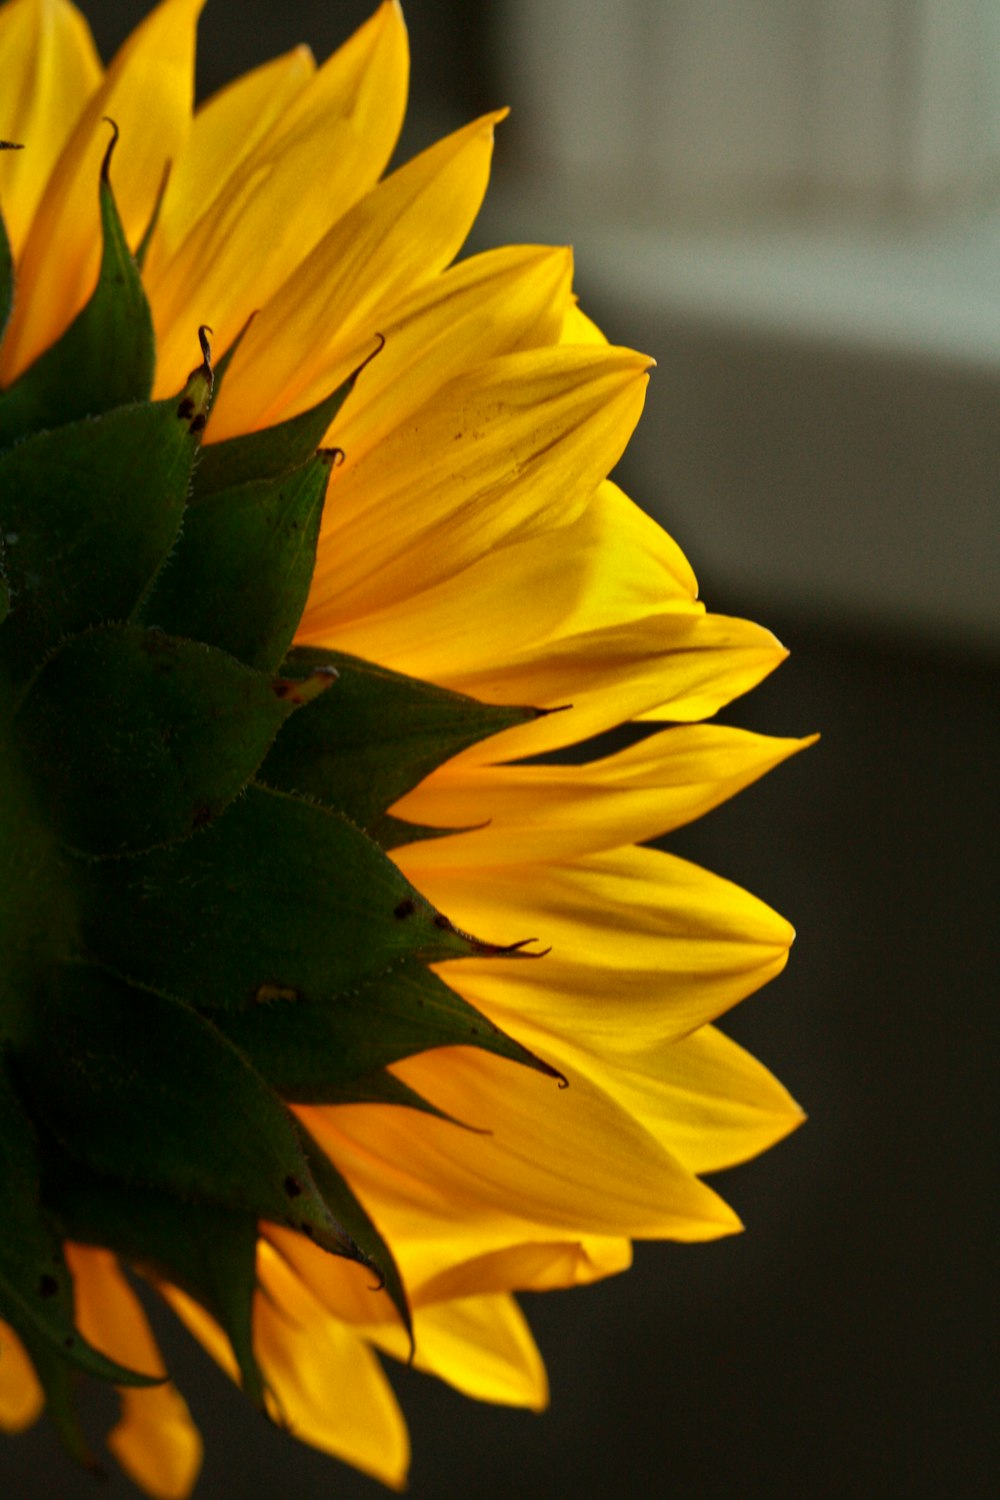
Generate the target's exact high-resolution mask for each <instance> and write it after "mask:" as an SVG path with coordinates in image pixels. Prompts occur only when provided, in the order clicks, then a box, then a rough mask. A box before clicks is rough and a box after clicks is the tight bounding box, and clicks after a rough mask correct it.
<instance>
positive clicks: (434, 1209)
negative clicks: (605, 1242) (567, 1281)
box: [298, 1049, 739, 1287]
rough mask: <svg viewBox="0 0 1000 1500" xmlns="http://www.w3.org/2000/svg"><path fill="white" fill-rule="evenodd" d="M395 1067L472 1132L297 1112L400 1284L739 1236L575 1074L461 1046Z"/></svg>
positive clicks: (728, 1218)
mask: <svg viewBox="0 0 1000 1500" xmlns="http://www.w3.org/2000/svg"><path fill="white" fill-rule="evenodd" d="M396 1071H398V1072H399V1073H400V1076H402V1077H404V1079H405V1081H406V1082H407V1083H409V1084H410V1086H411V1087H413V1088H416V1089H417V1090H418V1092H420V1093H422V1094H424V1095H425V1097H427V1098H429V1099H431V1100H432V1101H433V1102H434V1103H435V1104H438V1105H439V1106H440V1107H441V1108H442V1109H444V1110H446V1111H447V1112H448V1113H450V1114H451V1115H453V1116H454V1117H455V1118H456V1119H459V1120H462V1121H464V1122H465V1123H467V1124H468V1125H471V1126H473V1127H475V1129H474V1130H468V1129H465V1130H463V1129H462V1128H461V1127H459V1126H457V1125H453V1124H450V1123H448V1122H447V1121H443V1120H440V1119H436V1118H433V1117H431V1116H428V1115H423V1114H420V1115H414V1114H412V1113H411V1112H408V1111H404V1110H375V1109H369V1108H367V1107H365V1106H343V1107H340V1106H338V1107H335V1108H334V1107H330V1108H308V1109H307V1108H300V1109H299V1110H298V1113H300V1114H301V1115H302V1116H303V1118H304V1119H305V1120H306V1123H307V1124H308V1126H309V1128H310V1129H311V1130H313V1131H314V1132H315V1134H316V1135H317V1137H318V1139H319V1140H320V1142H321V1144H322V1145H323V1147H324V1149H325V1150H326V1151H327V1152H328V1154H329V1155H330V1157H331V1159H332V1160H333V1161H334V1162H335V1163H336V1165H337V1166H338V1168H339V1169H340V1170H341V1171H342V1172H343V1173H344V1175H345V1176H346V1177H348V1179H349V1180H350V1182H351V1184H352V1186H353V1187H354V1188H355V1189H356V1191H357V1192H358V1194H359V1196H360V1197H361V1198H362V1201H363V1202H364V1203H365V1206H366V1207H367V1208H368V1210H369V1212H370V1213H371V1215H372V1217H373V1218H374V1220H375V1222H376V1223H377V1224H378V1226H379V1228H380V1229H381V1231H382V1233H383V1234H384V1235H385V1236H386V1239H387V1240H388V1242H389V1244H391V1245H392V1247H393V1252H394V1254H395V1255H396V1257H397V1260H398V1261H399V1264H400V1267H401V1269H402V1272H403V1275H404V1278H405V1280H406V1284H407V1285H408V1286H413V1287H419V1286H421V1285H422V1284H423V1283H425V1282H426V1281H428V1280H429V1279H430V1278H431V1277H432V1276H436V1275H439V1274H440V1273H441V1272H442V1271H444V1270H445V1269H447V1268H448V1267H450V1266H452V1265H454V1264H455V1263H456V1262H458V1261H461V1260H466V1259H471V1258H473V1257H478V1256H482V1255H486V1254H490V1253H491V1252H494V1251H497V1250H502V1249H507V1248H509V1247H510V1246H512V1245H522V1244H525V1243H534V1242H539V1241H545V1240H556V1241H558V1242H560V1243H562V1242H565V1241H566V1240H567V1239H573V1238H576V1237H578V1236H581V1235H598V1236H610V1237H612V1238H621V1237H623V1236H626V1237H628V1238H655V1239H660V1238H666V1239H681V1240H702V1239H713V1238H716V1237H717V1236H719V1235H721V1234H729V1233H732V1232H733V1231H734V1230H736V1229H738V1228H739V1221H738V1220H737V1219H736V1217H735V1215H734V1214H733V1213H732V1211H731V1210H730V1209H728V1208H727V1207H726V1205H725V1204H724V1203H723V1202H722V1200H721V1199H720V1198H718V1197H717V1195H716V1194H715V1193H713V1192H712V1191H711V1190H710V1189H709V1188H707V1187H706V1186H705V1185H704V1184H703V1183H700V1182H698V1181H697V1179H696V1178H694V1177H693V1176H691V1175H690V1174H689V1173H687V1172H686V1171H684V1170H683V1169H681V1168H680V1167H679V1165H678V1164H677V1163H676V1162H675V1161H674V1159H673V1158H672V1157H671V1156H669V1154H668V1153H667V1152H665V1151H664V1150H663V1149H662V1148H661V1147H660V1146H658V1145H657V1144H656V1142H654V1141H653V1139H652V1137H651V1136H650V1135H649V1134H648V1132H647V1131H646V1130H644V1129H643V1127H642V1126H641V1125H640V1124H639V1123H638V1122H636V1121H635V1120H633V1119H632V1118H631V1117H630V1116H629V1115H628V1114H626V1112H625V1111H624V1110H622V1109H620V1108H619V1107H618V1106H617V1105H616V1104H615V1102H614V1101H613V1100H611V1099H610V1098H608V1097H607V1095H605V1094H602V1093H601V1091H599V1090H597V1089H595V1088H594V1087H593V1086H592V1085H591V1084H590V1083H589V1082H588V1081H587V1080H586V1078H584V1077H582V1075H581V1076H579V1077H577V1078H575V1079H574V1081H573V1084H572V1086H571V1087H569V1088H567V1089H559V1088H558V1087H557V1085H556V1084H555V1083H554V1082H553V1081H552V1080H551V1079H549V1078H544V1077H540V1076H539V1075H538V1074H536V1073H534V1072H532V1071H530V1070H529V1069H527V1068H520V1067H517V1066H516V1065H513V1064H508V1063H505V1062H503V1061H502V1060H500V1059H497V1058H493V1057H488V1056H486V1055H484V1054H482V1053H473V1052H471V1051H469V1050H468V1049H461V1050H459V1049H454V1050H451V1049H449V1050H442V1051H440V1052H435V1053H429V1054H427V1055H425V1056H422V1057H415V1058H411V1059H409V1060H408V1061H407V1062H406V1063H404V1064H400V1065H398V1067H397V1069H396ZM481 1131H486V1132H488V1133H487V1134H481V1133H477V1132H481Z"/></svg>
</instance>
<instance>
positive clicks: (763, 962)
mask: <svg viewBox="0 0 1000 1500" xmlns="http://www.w3.org/2000/svg"><path fill="white" fill-rule="evenodd" d="M400 863H401V864H402V865H403V866H404V868H405V851H403V852H402V853H401V856H400ZM420 880H421V885H422V887H423V889H424V890H425V891H426V892H427V893H428V895H430V896H431V898H432V899H433V900H435V901H436V902H437V904H438V905H439V906H440V907H441V909H442V910H443V911H447V912H448V913H449V915H450V916H452V918H453V920H455V921H457V922H459V923H460V924H461V925H462V926H463V927H465V928H467V930H468V931H470V932H475V933H477V935H480V936H483V937H485V938H486V939H487V940H488V941H491V942H494V941H505V940H506V941H515V940H516V941H520V940H522V939H525V938H530V937H535V938H537V939H538V941H539V943H540V944H541V945H542V946H543V947H548V948H551V952H548V953H547V954H546V955H545V956H544V957H542V958H537V959H531V960H528V959H521V960H518V961H514V960H509V959H505V960H498V959H480V958H469V959H463V960H462V961H461V964H451V965H449V966H446V968H445V969H443V970H442V972H443V973H445V974H446V975H447V978H448V982H449V983H450V984H452V985H454V986H455V988H456V989H458V990H460V991H461V993H462V994H464V995H467V996H468V997H469V998H470V999H474V1000H475V1002H476V1003H477V1004H482V1005H484V1006H486V1008H487V1009H488V1010H489V1012H490V1013H491V1014H493V1015H494V1016H495V1017H496V1018H497V1019H499V1017H500V1015H501V1014H502V1016H503V1018H504V1020H505V1021H506V1020H510V1019H512V1018H517V1021H518V1026H519V1027H520V1031H519V1032H518V1034H521V1032H523V1031H524V1029H525V1028H527V1030H528V1032H530V1033H532V1034H533V1035H535V1036H538V1037H541V1036H543V1035H545V1034H552V1035H554V1036H560V1035H566V1036H569V1037H573V1038H576V1039H577V1040H579V1041H581V1042H582V1044H583V1045H585V1046H587V1047H593V1048H597V1047H600V1048H601V1049H603V1050H604V1052H605V1053H606V1055H608V1056H612V1057H613V1056H616V1055H618V1054H619V1053H624V1054H626V1055H627V1054H628V1053H630V1052H633V1051H637V1050H639V1049H641V1048H643V1047H646V1046H649V1045H650V1044H651V1043H653V1042H655V1041H658V1040H664V1039H666V1038H668V1037H680V1036H686V1035H687V1034H688V1033H689V1032H690V1031H692V1030H693V1029H694V1028H695V1027H696V1026H702V1025H704V1024H705V1022H706V1021H711V1020H714V1018H715V1017H716V1016H718V1015H720V1014H721V1013H722V1012H723V1011H724V1010H727V1009H728V1008H729V1007H730V1006H732V1005H735V1004H736V1002H737V1001H738V1000H742V999H743V998H744V997H745V996H746V995H748V994H751V993H752V992H753V991H754V990H756V989H758V988H759V987H760V986H761V985H762V984H765V983H766V982H767V981H768V980H769V979H772V978H773V977H774V976H775V975H776V974H778V973H780V972H781V970H782V969H783V968H784V965H785V962H786V960H787V956H788V948H789V945H790V943H791V941H792V937H793V933H792V929H791V927H790V926H789V925H788V923H787V922H785V921H784V920H783V919H782V918H781V917H779V916H778V915H777V914H776V913H775V912H773V911H772V910H771V909H770V907H768V906H765V905H764V903H763V902H762V901H758V900H757V899H756V897H754V896H751V895H749V894H748V893H747V892H746V891H742V890H740V889H739V887H738V886H735V885H732V884H731V883H730V882H729V881H727V880H723V879H721V877H719V876H717V875H711V874H709V873H708V871H706V870H702V869H699V868H698V866H696V865H692V864H688V863H687V861H685V860H682V859H678V858H676V856H674V855H669V854H663V853H660V852H659V851H657V850H654V849H619V850H613V851H610V852H607V853H604V854H594V855H587V856H585V857H582V858H580V859H578V860H576V861H574V862H573V863H572V864H567V865H560V864H545V865H536V866H533V867H531V879H530V881H528V880H527V879H526V874H525V867H518V866H516V865H512V866H499V867H497V868H496V869H491V870H489V871H488V872H482V873H480V872H479V871H477V870H475V869H474V868H471V867H470V868H466V869H464V870H458V869H452V870H426V871H423V872H421V876H420ZM460 1118H461V1116H460Z"/></svg>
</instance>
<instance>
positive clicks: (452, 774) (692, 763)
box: [394, 724, 812, 878]
mask: <svg viewBox="0 0 1000 1500" xmlns="http://www.w3.org/2000/svg"><path fill="white" fill-rule="evenodd" d="M811 743H812V741H811V740H780V739H770V738H767V737H765V736H763V735H756V734H750V733H748V732H747V731H746V730H743V729H730V728H726V727H723V726H721V725H714V724H695V725H684V726H682V727H679V728H676V729H668V730H664V731H663V732H662V733H660V734H655V735H651V736H650V737H649V738H648V739H645V740H642V741H640V742H639V743H638V744H636V745H632V746H630V747H629V748H628V749H626V750H622V751H620V752H619V753H618V754H616V755H610V756H607V757H605V758H604V759H603V760H598V761H592V762H591V763H590V764H589V765H574V766H502V767H494V766H475V765H459V766H454V765H445V766H442V767H441V769H440V770H438V771H436V772H435V773H434V774H433V775H432V776H430V777H428V779H427V780H426V781H425V782H424V783H423V784H422V785H421V786H420V787H419V788H418V789H417V790H416V791H415V792H412V793H411V794H410V795H409V796H408V797H405V798H404V799H403V801H402V802H401V803H399V804H397V806H396V808H395V809H394V811H395V813H396V814H397V815H398V816H399V817H402V818H407V819H409V820H410V821H411V822H414V823H425V824H428V825H430V826H431V827H435V828H440V827H447V826H451V827H454V828H467V829H470V830H471V831H470V832H468V833H463V834H462V835H461V836H460V837H456V838H444V839H429V840H427V841H426V842H425V843H423V844H420V845H419V846H417V847H414V848H412V849H410V850H409V851H408V853H407V855H406V856H405V858H406V864H407V869H408V870H409V872H410V875H411V878H413V877H414V876H415V875H416V872H417V871H418V870H425V869H430V868H433V867H435V866H439V867H446V866H448V865H459V866H461V865H468V864H469V863H472V864H475V865H479V866H488V865H495V864H522V863H524V862H526V861H527V860H531V859H538V860H552V859H557V860H565V859H568V858H570V857H572V856H575V855H578V854H593V853H597V852H599V851H600V850H602V849H613V848H617V847H620V846H621V845H623V844H631V843H636V844H640V843H643V842H645V841H646V840H648V839H651V838H656V837H657V836H659V835H660V834H663V833H667V832H669V831H670V830H671V829H674V828H679V827H680V826H681V825H682V824H684V823H689V822H690V821H691V820H692V819H693V818H698V817H701V815H702V814H703V813H706V812H708V811H709V809H710V808H713V807H716V806H717V805H718V804H719V803H720V802H723V801H725V800H726V798H728V797H732V796H734V795H735V794H736V792H738V791H741V790H742V788H743V787H745V786H749V784H750V783H751V782H752V781H755V780H756V779H757V778H758V777H759V776H763V775H764V773H765V772H766V771H770V770H771V769H773V767H774V766H777V765H779V764H780V763H781V761H783V760H785V759H786V758H787V757H788V756H789V755H794V754H795V753H796V751H798V750H801V749H804V748H805V746H807V745H809V744H811ZM481 824H485V825H486V826H485V827H480V826H479V825H481Z"/></svg>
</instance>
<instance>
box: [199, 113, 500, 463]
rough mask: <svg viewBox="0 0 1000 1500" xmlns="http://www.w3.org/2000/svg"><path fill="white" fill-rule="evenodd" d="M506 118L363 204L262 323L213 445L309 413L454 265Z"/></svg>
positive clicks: (240, 363)
mask: <svg viewBox="0 0 1000 1500" xmlns="http://www.w3.org/2000/svg"><path fill="white" fill-rule="evenodd" d="M502 117H503V111H501V112H500V113H498V114H493V115H486V116H485V117H484V118H483V119H481V120H477V121H475V122H474V123H473V124H472V125H467V126H466V127H465V128H464V129H463V130H459V131H457V132H456V133H455V134H454V135H450V136H447V137H446V138H445V140H443V141H439V142H438V143H437V145H435V146H431V147H430V149H429V150H427V151H424V152H423V153H422V154H421V155H420V156H418V157H416V158H415V159H414V160H413V161H411V162H408V163H407V165H406V166H404V167H400V168H399V170H398V171H396V172H393V174H392V176H391V177H388V178H386V180H385V181H384V182H382V183H380V185H379V186H378V187H377V188H375V189H374V191H373V192H371V193H369V194H368V195H367V196H366V197H364V198H362V199H361V201H360V202H359V203H357V204H355V206H354V208H352V209H351V210H350V211H349V212H348V213H347V214H345V215H344V216H343V218H341V219H339V220H338V221H337V223H336V224H334V226H333V228H332V229H331V230H330V231H329V233H327V234H326V235H324V237H323V238H322V239H321V240H320V242H319V244H318V245H316V247H315V248H314V250H313V251H312V253H311V254H310V255H308V256H306V258H305V259H304V260H303V261H302V262H301V264H300V265H298V266H297V267H296V269H295V271H294V273H293V274H292V275H291V276H289V278H288V279H287V281H286V282H285V284H284V286H283V287H282V288H281V289H280V291H278V292H277V293H276V294H275V295H274V296H273V297H272V298H271V300H270V302H269V303H268V304H267V306H266V307H265V308H264V309H263V311H262V312H261V313H260V316H259V317H257V318H256V319H255V320H254V323H253V326H252V327H251V329H250V331H249V332H248V334H247V336H246V338H245V339H244V341H243V344H242V345H241V347H240V352H239V355H238V357H237V358H236V359H235V360H234V362H233V367H232V369H231V370H230V372H229V373H228V375H227V376H226V382H225V385H224V387H223V389H222V392H221V393H220V396H219V400H218V403H217V405H216V407H215V409H214V410H213V412H212V420H211V424H210V428H209V434H210V438H211V440H218V439H220V438H225V437H230V436H232V435H233V434H234V433H237V432H248V431H251V430H252V429H254V428H256V427H262V426H265V425H267V424H268V423H269V422H274V421H277V420H279V419H280V418H281V417H283V416H288V415H291V413H292V412H293V411H301V410H303V409H304V408H305V407H307V406H309V405H310V398H311V396H312V394H313V391H314V389H315V385H316V383H317V382H318V383H319V386H320V389H319V390H318V392H317V399H318V397H319V396H321V395H325V394H326V391H327V389H328V372H329V371H330V370H331V369H332V368H334V367H335V366H336V364H337V361H338V360H339V359H343V358H344V357H345V356H346V355H347V354H349V353H350V352H351V351H352V350H354V349H356V348H357V346H358V342H359V340H364V341H367V343H368V346H369V347H373V346H374V337H373V336H374V334H375V333H377V332H379V331H380V327H381V324H382V323H383V322H385V321H386V320H387V318H388V316H389V314H390V313H391V312H392V310H393V308H394V306H395V304H396V303H397V302H400V301H401V300H402V299H403V297H405V296H409V295H410V294H411V293H412V292H413V290H414V288H416V287H419V286H421V285H423V283H424V282H426V281H429V280H430V279H431V278H432V277H433V276H435V275H437V274H438V273H439V272H440V271H443V270H444V268H445V267H446V266H447V265H449V264H450V263H451V261H452V260H453V259H454V257H455V255H456V254H457V253H458V251H459V250H460V249H461V247H462V244H463V243H464V241H465V237H466V235H467V234H468V232H469V230H470V228H471V227H472V222H473V220H474V219H475V216H476V214H477V212H478V210H479V205H480V203H481V202H482V199H483V194H484V193H485V191H486V183H487V180H488V177H489V167H490V158H491V156H492V151H493V128H494V126H495V124H496V122H497V120H499V119H501V118H502Z"/></svg>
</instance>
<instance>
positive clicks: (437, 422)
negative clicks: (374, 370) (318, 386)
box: [309, 349, 647, 635]
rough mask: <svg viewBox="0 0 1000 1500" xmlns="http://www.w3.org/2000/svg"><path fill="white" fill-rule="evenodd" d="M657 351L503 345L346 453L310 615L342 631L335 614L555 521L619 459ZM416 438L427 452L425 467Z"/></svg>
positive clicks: (367, 605)
mask: <svg viewBox="0 0 1000 1500" xmlns="http://www.w3.org/2000/svg"><path fill="white" fill-rule="evenodd" d="M646 364H647V361H646V360H645V359H644V358H643V357H642V356H641V355H637V354H633V353H632V352H631V351H630V350H623V349H606V350H605V349H599V350H593V351H592V350H590V349H556V350H538V351H530V352H526V353H522V354H510V355H506V356H503V357H501V358H499V359H496V360H493V361H491V362H490V363H489V364H487V365H483V366H481V367H480V369H478V370H477V371H476V372H475V373H474V374H472V375H470V376H468V377H466V378H465V379H463V380H458V381H453V382H452V383H451V385H449V386H447V387H446V388H445V389H444V390H442V391H439V392H438V393H437V394H436V396H435V397H434V399H433V401H432V402H431V403H430V404H429V405H428V406H426V407H424V408H423V409H422V410H421V411H419V412H416V413H415V414H414V415H413V417H412V418H411V419H410V421H408V422H406V423H404V424H402V425H401V426H399V427H397V428H396V429H395V430H394V431H393V432H392V433H391V434H390V435H389V436H388V437H387V438H386V439H385V440H384V441H383V442H381V443H379V444H377V445H376V446H375V447H374V448H372V449H371V450H369V451H368V452H361V453H360V455H358V456H355V455H353V454H352V455H349V456H348V459H347V461H346V463H345V464H344V467H343V469H342V470H338V472H337V475H336V478H335V481H334V485H333V487H332V489H331V494H332V495H334V496H335V503H333V504H331V505H330V506H329V507H328V508H327V517H326V519H325V521H324V530H323V533H322V537H321V548H322V551H321V555H320V557H319V558H318V559H317V564H316V572H315V575H314V578H313V585H312V590H311V593H310V603H309V611H310V618H315V619H317V620H319V621H322V622H323V625H324V628H326V629H329V630H330V631H331V634H334V635H335V634H336V622H337V621H338V620H342V619H349V618H350V617H351V615H353V614H364V613H368V612H369V611H370V610H372V609H374V608H377V607H378V604H379V603H380V602H381V600H383V599H384V598H385V597H386V595H387V594H388V595H389V596H390V597H397V598H405V597H407V596H408V595H409V596H412V595H414V594H418V593H419V592H420V591H421V589H422V588H431V587H433V585H434V584H435V583H438V582H440V581H441V580H443V579H445V578H448V577H449V576H454V574H455V573H458V572H461V571H462V570H463V569H464V567H465V566H466V565H467V564H468V563H470V562H472V561H473V560H474V559H476V558H478V557H481V556H482V554H483V552H484V551H488V549H489V548H490V547H491V545H492V543H493V541H494V539H496V538H498V537H501V536H502V537H505V538H509V537H513V536H517V535H519V534H520V535H531V534H532V533H533V532H538V531H541V530H544V529H546V522H547V520H548V519H549V517H550V515H551V513H552V512H553V510H555V509H556V508H558V509H560V510H562V511H565V510H566V509H567V507H568V506H570V505H572V501H570V500H568V499H567V497H568V496H571V495H573V494H580V495H582V496H583V497H586V496H587V495H588V494H589V493H590V492H591V491H592V489H593V488H594V486H595V485H596V484H597V482H598V480H599V478H600V475H601V474H602V473H603V472H605V470H606V469H607V468H608V467H609V465H610V464H611V463H614V462H615V461H616V460H617V458H618V456H619V454H620V452H621V449H622V446H623V444H624V441H625V437H626V435H627V433H628V432H629V431H631V427H632V425H634V423H635V422H636V421H637V420H638V417H639V412H640V411H641V408H642V400H643V395H644V391H645V383H646V378H645V368H646ZM414 444H419V445H420V448H421V451H422V452H423V453H424V454H425V455H426V467H422V468H421V470H420V472H419V474H415V473H414V470H413V464H412V452H413V447H414ZM388 515H391V516H392V517H393V523H392V525H391V526H387V525H385V524H383V523H382V518H384V517H385V516H388ZM444 529H446V530H447V535H448V547H447V549H443V548H442V547H441V535H442V531H443V530H444ZM327 558H329V562H327V560H326V559H327Z"/></svg>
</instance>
